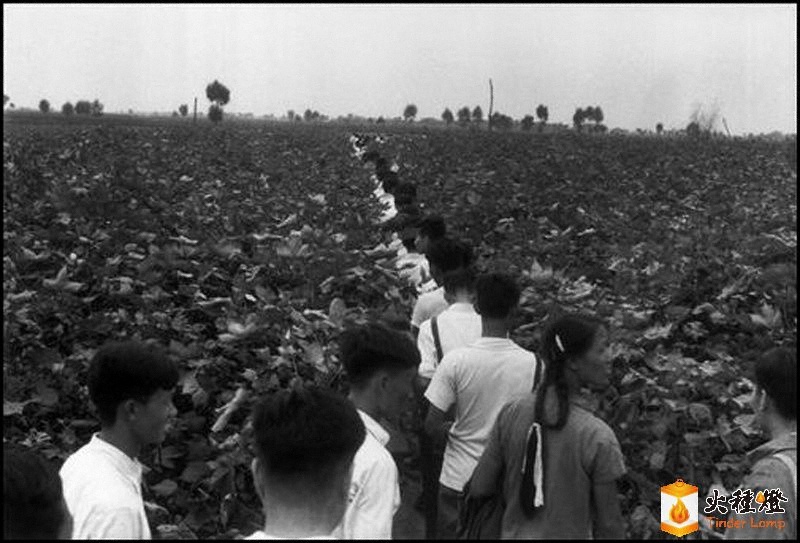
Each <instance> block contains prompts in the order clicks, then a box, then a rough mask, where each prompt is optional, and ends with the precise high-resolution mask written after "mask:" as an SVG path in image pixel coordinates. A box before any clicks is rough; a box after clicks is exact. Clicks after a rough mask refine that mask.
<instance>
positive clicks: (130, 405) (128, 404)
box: [117, 398, 138, 422]
mask: <svg viewBox="0 0 800 543" xmlns="http://www.w3.org/2000/svg"><path fill="white" fill-rule="evenodd" d="M137 411H138V409H137V405H136V400H134V399H133V398H129V399H127V400H125V401H124V402H122V403H121V404H120V405H119V409H118V411H117V415H119V414H120V413H121V414H122V420H124V421H126V422H130V421H132V420H135V419H136V412H137ZM117 418H119V416H118V417H117Z"/></svg>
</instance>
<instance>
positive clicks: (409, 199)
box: [394, 181, 417, 207]
mask: <svg viewBox="0 0 800 543" xmlns="http://www.w3.org/2000/svg"><path fill="white" fill-rule="evenodd" d="M416 200H417V186H416V185H414V183H409V182H408V181H401V182H400V183H398V184H397V186H396V187H395V188H394V203H395V205H397V206H403V207H406V206H410V205H412V204H413V203H414V202H416Z"/></svg>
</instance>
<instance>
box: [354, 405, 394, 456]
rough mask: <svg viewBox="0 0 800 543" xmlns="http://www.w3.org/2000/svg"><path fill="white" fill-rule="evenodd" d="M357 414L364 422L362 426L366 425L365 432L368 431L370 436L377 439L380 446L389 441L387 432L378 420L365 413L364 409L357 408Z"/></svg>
mask: <svg viewBox="0 0 800 543" xmlns="http://www.w3.org/2000/svg"><path fill="white" fill-rule="evenodd" d="M358 414H359V416H360V417H361V420H362V421H363V422H364V426H365V427H366V429H367V432H369V433H370V434H371V435H372V437H374V438H375V439H377V440H378V443H380V444H381V446H383V447H385V446H386V444H387V443H389V439H390V438H391V436H390V435H389V432H387V431H386V430H384V428H383V426H381V425H380V424H378V422H377V421H376V420H375V419H373V418H372V417H370V416H369V415H367V414H366V413H365V412H364V411H362V410H360V409H359V410H358Z"/></svg>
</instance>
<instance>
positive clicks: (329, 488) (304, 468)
mask: <svg viewBox="0 0 800 543" xmlns="http://www.w3.org/2000/svg"><path fill="white" fill-rule="evenodd" d="M364 437H365V431H364V425H363V423H362V422H361V419H360V418H359V416H358V413H356V410H355V408H353V406H352V405H351V404H350V402H348V401H347V400H346V399H345V398H342V397H341V396H339V395H338V394H336V393H335V392H333V391H330V390H325V389H322V388H318V387H308V388H299V389H291V390H281V391H279V392H276V393H274V394H269V395H267V396H265V397H264V398H263V399H262V400H260V401H259V403H258V404H257V405H256V407H255V410H254V413H253V440H254V448H255V458H254V459H253V462H252V465H251V471H252V473H253V484H254V486H255V489H256V493H257V494H258V497H259V498H260V499H261V502H262V505H263V507H264V517H265V522H264V528H263V530H258V531H257V532H255V533H253V534H251V535H250V536H248V537H246V538H245V539H335V537H334V536H332V535H331V533H332V532H333V530H334V529H335V528H336V526H337V525H338V524H339V523H340V522H341V520H342V516H343V515H344V512H345V509H346V508H347V496H348V492H349V490H350V480H351V478H352V475H353V458H354V457H355V455H356V451H358V449H359V447H361V445H362V443H363V442H364Z"/></svg>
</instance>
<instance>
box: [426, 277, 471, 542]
mask: <svg viewBox="0 0 800 543" xmlns="http://www.w3.org/2000/svg"><path fill="white" fill-rule="evenodd" d="M442 282H443V283H444V285H443V286H444V289H445V298H446V299H448V300H452V302H453V303H452V304H451V305H450V306H449V307H448V308H447V309H445V310H444V311H443V312H442V313H440V314H439V315H437V316H435V317H433V318H432V319H429V320H427V321H425V322H423V323H422V326H421V327H420V331H419V336H418V337H417V348H418V350H419V352H420V358H421V363H420V366H419V374H418V376H417V380H418V383H417V386H418V389H417V390H418V391H419V395H420V396H422V394H423V393H424V391H425V389H426V388H427V387H428V384H429V383H430V381H431V378H432V377H433V374H434V372H435V371H436V368H437V367H438V366H439V363H440V362H441V360H442V357H444V355H446V354H447V353H449V352H450V351H452V350H453V349H457V348H459V347H466V346H468V345H470V344H471V343H473V342H475V341H477V340H478V339H480V337H481V332H482V323H481V316H480V315H478V313H477V312H476V311H475V308H474V307H473V306H472V302H473V299H474V283H475V274H474V272H473V271H472V269H471V268H462V269H459V270H456V271H452V272H450V273H446V274H445V275H444V279H443V281H442ZM420 399H421V402H422V405H420V406H419V409H420V414H419V420H421V421H424V419H425V417H426V415H427V410H428V401H427V400H426V399H425V398H424V397H421V398H420ZM419 444H420V467H421V471H422V494H421V496H420V501H419V502H418V507H420V508H421V509H422V511H423V512H424V514H425V524H426V535H427V537H428V538H429V539H435V532H436V516H437V515H436V505H437V495H438V493H439V474H440V473H441V471H442V461H443V455H444V447H443V446H441V444H440V446H439V447H438V448H437V447H434V444H433V443H432V441H431V439H430V436H428V434H427V432H425V429H424V427H422V428H420V431H419Z"/></svg>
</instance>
